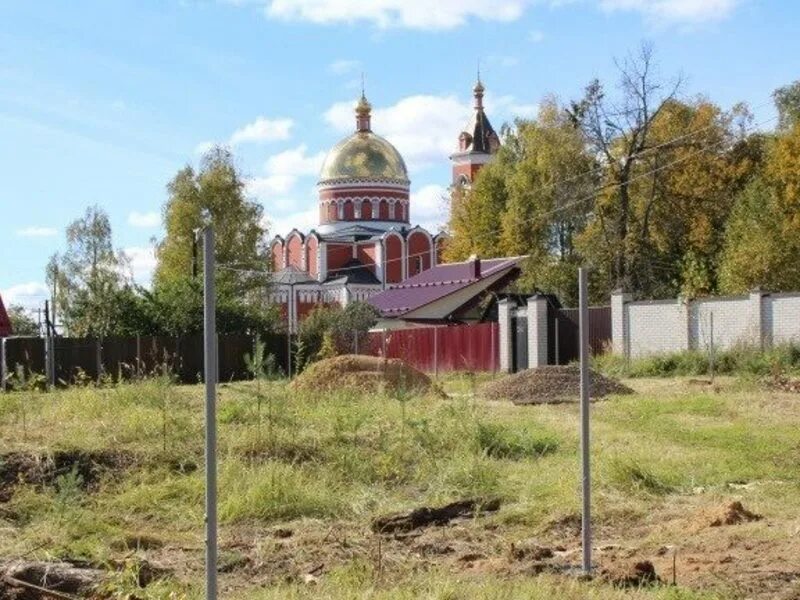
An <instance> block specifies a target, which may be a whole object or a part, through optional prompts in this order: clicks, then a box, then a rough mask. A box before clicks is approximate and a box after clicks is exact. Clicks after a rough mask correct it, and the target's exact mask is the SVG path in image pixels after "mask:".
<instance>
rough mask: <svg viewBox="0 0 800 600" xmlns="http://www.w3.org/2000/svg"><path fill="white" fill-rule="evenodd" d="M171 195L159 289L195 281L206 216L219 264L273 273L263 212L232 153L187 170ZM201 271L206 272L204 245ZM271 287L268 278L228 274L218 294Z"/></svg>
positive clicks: (217, 152) (221, 276) (209, 156)
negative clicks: (197, 242)
mask: <svg viewBox="0 0 800 600" xmlns="http://www.w3.org/2000/svg"><path fill="white" fill-rule="evenodd" d="M167 191H168V192H169V198H168V199H167V202H166V204H165V205H164V211H163V212H164V227H165V229H166V236H165V238H164V239H163V240H161V242H160V243H159V245H158V253H157V258H158V265H157V267H156V272H155V276H154V283H155V286H156V288H158V287H160V286H162V285H168V284H169V283H170V282H174V281H176V280H181V279H184V278H186V277H190V276H191V274H192V261H193V251H192V248H193V240H194V236H195V231H196V230H198V229H199V228H201V227H202V226H203V225H204V219H205V216H204V215H205V214H206V213H207V214H208V217H209V218H210V220H211V223H212V224H213V226H214V237H215V258H216V260H217V264H219V265H228V266H236V267H239V268H244V269H245V270H246V269H250V270H252V271H256V272H257V271H264V270H266V269H268V267H269V265H270V261H269V256H268V251H267V245H266V240H265V235H266V230H265V229H264V227H263V226H262V225H261V223H262V218H263V208H262V207H261V205H260V204H259V203H257V202H254V201H252V200H250V199H248V198H247V197H246V196H245V186H244V180H243V177H242V175H241V174H240V173H239V171H238V169H237V168H236V165H235V164H234V159H233V155H232V154H231V152H230V151H229V150H227V149H225V148H222V147H219V146H217V147H215V148H213V149H211V150H209V151H208V152H207V153H206V154H205V155H204V156H203V157H202V159H201V161H200V168H199V170H197V171H195V169H193V168H192V167H190V166H186V167H184V168H183V169H181V170H180V171H179V172H178V173H177V174H176V175H175V177H174V178H173V179H172V181H170V183H169V184H168V185H167ZM196 266H197V270H198V272H202V244H201V245H200V246H199V249H198V252H197V265H196ZM266 283H267V280H266V277H265V276H264V275H259V274H258V273H248V272H245V273H242V272H237V271H231V270H224V269H223V270H219V271H218V273H217V287H218V289H219V290H220V291H222V290H226V291H227V293H228V294H229V295H230V297H232V298H234V297H240V296H242V295H243V294H248V293H250V292H253V290H258V289H261V290H263V288H264V286H265V285H266ZM251 301H255V299H253V298H251Z"/></svg>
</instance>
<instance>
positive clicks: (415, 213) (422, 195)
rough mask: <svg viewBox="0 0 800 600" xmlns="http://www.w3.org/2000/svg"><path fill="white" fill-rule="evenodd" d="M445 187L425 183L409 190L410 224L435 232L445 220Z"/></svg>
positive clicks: (446, 208)
mask: <svg viewBox="0 0 800 600" xmlns="http://www.w3.org/2000/svg"><path fill="white" fill-rule="evenodd" d="M447 210H448V206H447V188H446V187H444V186H442V185H437V184H431V185H425V186H422V187H421V188H419V189H418V190H415V191H413V192H411V224H412V225H422V226H423V227H425V228H426V229H428V230H429V231H431V232H433V233H435V232H437V231H438V230H439V229H441V228H442V226H443V225H444V224H445V223H446V222H447Z"/></svg>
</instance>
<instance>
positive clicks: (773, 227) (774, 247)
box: [720, 178, 800, 294]
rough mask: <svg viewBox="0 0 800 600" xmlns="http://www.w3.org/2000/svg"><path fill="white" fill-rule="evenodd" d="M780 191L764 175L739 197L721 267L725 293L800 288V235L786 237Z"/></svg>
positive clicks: (730, 223)
mask: <svg viewBox="0 0 800 600" xmlns="http://www.w3.org/2000/svg"><path fill="white" fill-rule="evenodd" d="M786 225H787V223H786V220H785V217H784V215H783V211H782V209H781V201H780V198H779V192H778V190H777V189H776V188H775V186H774V185H770V184H769V183H768V182H767V181H765V180H764V179H762V178H759V179H756V180H754V181H753V182H752V183H751V184H750V185H748V186H747V188H746V189H745V190H744V191H743V192H742V193H741V194H740V195H739V197H738V198H737V199H736V205H735V207H734V209H733V213H732V214H731V218H730V221H729V222H728V226H727V229H726V237H725V248H724V251H723V255H722V264H721V268H720V287H721V290H722V291H723V292H725V293H732V294H736V293H744V292H747V291H748V290H751V289H753V288H756V287H761V288H763V289H767V290H775V291H780V290H796V289H800V263H798V261H797V256H799V255H800V238H798V237H797V236H786V235H783V232H784V231H785V230H786Z"/></svg>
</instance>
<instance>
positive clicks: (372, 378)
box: [291, 354, 444, 396]
mask: <svg viewBox="0 0 800 600" xmlns="http://www.w3.org/2000/svg"><path fill="white" fill-rule="evenodd" d="M291 386H292V387H293V388H294V389H296V390H298V391H303V392H313V393H319V392H322V391H333V390H347V391H350V392H357V393H370V392H372V393H375V392H382V391H386V392H389V393H398V392H408V393H415V394H428V393H433V394H436V395H439V396H444V392H443V391H442V390H441V389H440V388H439V387H438V386H437V385H436V384H434V383H433V382H432V381H431V379H430V377H428V376H427V375H425V373H423V372H422V371H418V370H417V369H415V368H414V367H411V366H409V365H408V364H407V363H406V362H405V361H403V360H400V359H397V358H390V359H388V360H384V359H383V358H380V357H377V356H362V355H359V354H345V355H343V356H335V357H333V358H326V359H324V360H320V361H317V362H315V363H313V364H312V365H310V366H309V367H308V368H306V370H305V371H303V372H302V373H301V374H300V375H298V376H297V377H296V378H295V379H294V381H293V382H292V384H291Z"/></svg>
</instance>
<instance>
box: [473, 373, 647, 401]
mask: <svg viewBox="0 0 800 600" xmlns="http://www.w3.org/2000/svg"><path fill="white" fill-rule="evenodd" d="M589 381H590V386H589V389H590V395H591V398H592V399H593V400H594V399H597V398H602V397H603V396H608V395H610V394H632V393H633V390H632V389H630V388H629V387H627V386H625V385H622V384H621V383H620V382H619V381H617V380H615V379H611V378H609V377H605V376H604V375H601V374H600V373H596V372H594V371H590V372H589ZM580 385H581V378H580V370H579V368H578V366H577V365H566V366H555V365H551V366H546V367H539V368H536V369H527V370H526V371H520V372H519V373H514V374H513V375H509V376H508V377H504V378H502V379H500V380H498V381H491V382H489V383H487V384H486V385H485V386H483V388H482V389H481V395H482V396H483V397H485V398H488V399H489V400H511V401H512V402H513V403H514V404H555V403H559V402H577V401H578V399H579V397H580Z"/></svg>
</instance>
